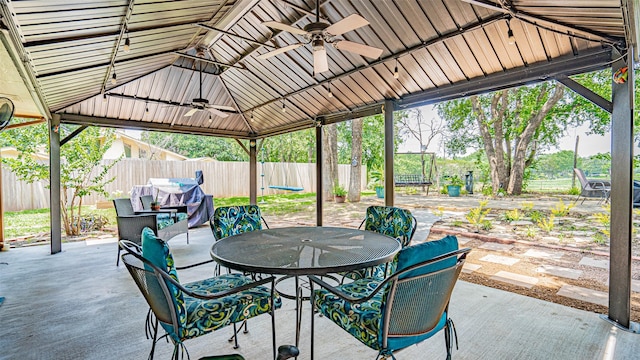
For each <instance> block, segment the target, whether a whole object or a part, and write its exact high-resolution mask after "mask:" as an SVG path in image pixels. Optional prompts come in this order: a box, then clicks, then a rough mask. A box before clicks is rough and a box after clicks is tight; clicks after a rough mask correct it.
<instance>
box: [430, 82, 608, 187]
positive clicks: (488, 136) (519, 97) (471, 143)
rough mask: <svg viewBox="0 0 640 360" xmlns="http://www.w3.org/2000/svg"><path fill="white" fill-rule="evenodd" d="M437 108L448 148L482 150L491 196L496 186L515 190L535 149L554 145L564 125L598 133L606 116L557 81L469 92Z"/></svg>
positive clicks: (528, 165)
mask: <svg viewBox="0 0 640 360" xmlns="http://www.w3.org/2000/svg"><path fill="white" fill-rule="evenodd" d="M599 76H601V75H597V76H596V75H592V76H591V77H588V76H585V77H584V78H583V80H584V79H585V78H586V79H590V80H594V79H599ZM594 90H598V91H601V90H602V87H596V89H594ZM605 96H606V94H605ZM437 108H438V112H439V114H440V116H441V117H442V118H444V119H445V120H446V121H447V123H448V128H449V130H450V131H451V132H452V135H451V136H450V137H449V138H450V139H451V141H450V142H449V143H448V144H447V146H448V147H449V150H451V151H452V152H454V153H456V152H457V153H464V152H466V151H467V150H468V149H469V147H472V148H473V147H476V148H484V151H485V154H486V156H487V159H488V161H489V170H490V178H491V184H492V191H493V193H494V195H495V194H497V192H498V191H499V190H500V189H504V190H505V191H506V192H507V193H508V194H513V195H518V194H520V193H521V192H522V189H523V181H524V177H525V170H526V169H527V168H529V167H530V166H531V165H532V164H533V162H534V160H535V156H536V154H537V152H538V151H539V150H540V149H546V148H549V147H551V146H555V145H557V141H558V139H559V138H560V137H561V136H562V134H564V133H565V131H566V129H567V128H568V127H569V126H577V125H580V124H582V123H584V122H586V121H590V122H591V123H592V124H600V125H601V126H600V127H594V128H595V129H596V131H604V130H605V129H606V128H605V126H604V125H602V124H605V123H606V121H607V119H608V117H609V115H608V114H607V113H606V112H604V111H603V110H601V109H598V108H596V107H595V106H594V105H593V104H591V103H590V102H589V101H587V100H585V99H584V98H582V97H581V96H579V95H578V94H575V93H573V92H571V91H565V89H564V86H563V85H562V84H560V83H555V84H554V83H551V82H544V83H540V84H537V85H534V86H523V87H519V88H512V89H507V90H500V91H497V92H494V93H490V94H485V95H474V96H471V97H469V98H465V99H458V100H453V101H449V102H446V103H441V104H438V105H437Z"/></svg>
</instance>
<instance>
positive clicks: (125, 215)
mask: <svg viewBox="0 0 640 360" xmlns="http://www.w3.org/2000/svg"><path fill="white" fill-rule="evenodd" d="M113 205H114V207H115V209H116V222H117V225H118V240H129V241H132V242H134V243H136V244H138V245H140V244H141V234H142V229H144V228H145V227H148V228H150V229H151V230H153V232H154V233H155V234H156V235H157V236H158V237H159V238H161V239H163V240H165V241H169V240H171V239H172V238H173V237H175V236H177V235H180V234H187V244H188V243H189V220H188V219H186V218H182V217H180V218H172V217H171V215H170V214H169V213H163V212H136V211H134V210H133V205H132V204H131V200H130V199H129V198H120V199H113ZM178 219H179V220H178ZM120 250H121V249H120V247H118V255H117V258H116V266H118V265H119V264H120Z"/></svg>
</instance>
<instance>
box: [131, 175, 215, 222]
mask: <svg viewBox="0 0 640 360" xmlns="http://www.w3.org/2000/svg"><path fill="white" fill-rule="evenodd" d="M156 194H157V196H158V202H159V203H160V206H161V207H163V206H180V205H186V206H187V213H188V214H189V227H190V228H191V227H195V226H198V225H201V224H204V223H205V222H207V221H208V220H209V217H210V216H211V215H213V196H211V195H206V194H205V193H204V191H203V190H202V189H201V188H200V185H198V181H197V180H196V179H191V178H151V179H149V183H148V184H147V185H136V186H134V187H133V189H131V203H132V204H133V209H134V210H142V203H141V202H140V196H143V195H151V196H153V197H154V198H155V197H156Z"/></svg>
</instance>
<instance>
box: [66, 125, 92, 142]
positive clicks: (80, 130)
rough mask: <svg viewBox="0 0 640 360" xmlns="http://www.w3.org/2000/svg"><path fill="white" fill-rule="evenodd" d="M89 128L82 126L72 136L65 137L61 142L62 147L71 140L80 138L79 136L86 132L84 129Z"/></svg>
mask: <svg viewBox="0 0 640 360" xmlns="http://www.w3.org/2000/svg"><path fill="white" fill-rule="evenodd" d="M87 127H89V126H88V125H82V126H80V127H79V128H77V129H75V130H73V132H72V133H71V134H69V135H68V136H67V137H65V138H64V139H62V140H60V146H62V145H64V144H66V143H68V142H69V141H70V140H71V139H73V138H74V137H76V136H78V134H80V133H81V132H83V131H84V129H86V128H87Z"/></svg>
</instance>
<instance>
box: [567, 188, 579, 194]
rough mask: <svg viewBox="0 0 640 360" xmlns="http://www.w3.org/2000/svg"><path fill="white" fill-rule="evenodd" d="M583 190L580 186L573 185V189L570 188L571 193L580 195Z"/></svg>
mask: <svg viewBox="0 0 640 360" xmlns="http://www.w3.org/2000/svg"><path fill="white" fill-rule="evenodd" d="M581 192H582V190H581V189H580V188H577V187H572V188H571V189H569V192H568V194H569V195H580V193H581Z"/></svg>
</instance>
